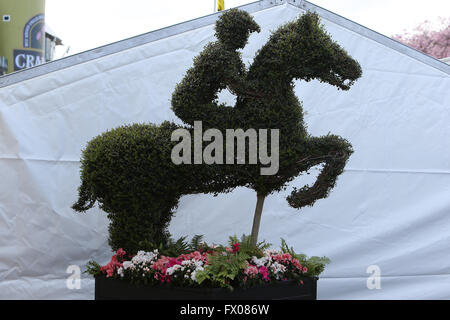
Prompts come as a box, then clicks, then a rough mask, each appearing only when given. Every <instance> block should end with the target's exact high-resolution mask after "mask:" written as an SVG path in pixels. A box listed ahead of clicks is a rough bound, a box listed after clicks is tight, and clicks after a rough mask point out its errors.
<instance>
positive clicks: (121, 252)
mask: <svg viewBox="0 0 450 320" xmlns="http://www.w3.org/2000/svg"><path fill="white" fill-rule="evenodd" d="M125 254H126V252H125V250H123V249H122V248H119V249H117V252H116V255H117V256H118V257H120V258H122V257H123V256H125Z"/></svg>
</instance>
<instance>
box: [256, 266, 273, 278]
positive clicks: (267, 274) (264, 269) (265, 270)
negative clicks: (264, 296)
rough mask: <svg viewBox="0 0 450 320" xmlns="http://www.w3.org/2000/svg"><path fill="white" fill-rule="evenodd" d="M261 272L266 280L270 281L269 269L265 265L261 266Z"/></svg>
mask: <svg viewBox="0 0 450 320" xmlns="http://www.w3.org/2000/svg"><path fill="white" fill-rule="evenodd" d="M259 273H260V274H261V276H262V278H263V280H264V281H269V280H270V277H269V270H268V269H267V268H266V267H265V266H261V267H259Z"/></svg>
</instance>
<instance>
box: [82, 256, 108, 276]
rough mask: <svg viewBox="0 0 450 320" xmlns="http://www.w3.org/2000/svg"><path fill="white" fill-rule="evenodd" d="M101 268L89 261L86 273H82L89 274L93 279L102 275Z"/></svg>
mask: <svg viewBox="0 0 450 320" xmlns="http://www.w3.org/2000/svg"><path fill="white" fill-rule="evenodd" d="M101 267H102V266H101V265H100V264H98V263H97V262H95V261H94V260H91V261H89V262H88V263H87V264H86V271H84V273H87V274H90V275H91V276H93V277H96V276H100V275H102V274H103V273H102V272H101V270H100V268H101Z"/></svg>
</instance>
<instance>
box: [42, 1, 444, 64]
mask: <svg viewBox="0 0 450 320" xmlns="http://www.w3.org/2000/svg"><path fill="white" fill-rule="evenodd" d="M251 2H254V1H248V0H225V8H226V9H229V8H232V7H236V6H240V5H243V4H246V3H251ZM310 2H312V3H314V4H317V5H319V6H321V7H323V8H325V9H328V10H330V11H333V12H335V13H338V14H340V15H342V16H344V17H346V18H348V19H350V20H353V21H355V22H358V23H360V24H362V25H364V26H366V27H369V28H371V29H373V30H375V31H378V32H380V33H382V34H385V35H387V36H392V35H394V34H396V33H400V32H402V31H403V30H404V29H412V28H413V27H414V26H416V25H417V24H419V23H420V22H422V21H424V20H431V21H433V20H437V18H438V17H439V16H441V17H445V16H447V17H448V16H450V1H449V0H427V1H419V0H311V1H310ZM213 10H214V1H213V0H166V1H156V0H46V22H47V23H48V24H49V26H50V27H51V28H52V30H53V31H54V32H55V33H56V34H57V35H58V36H59V37H60V38H61V39H62V40H63V42H64V44H65V45H66V46H70V51H69V54H75V53H78V52H82V51H85V50H89V49H92V48H95V47H98V46H101V45H105V44H108V43H111V42H114V41H118V40H122V39H125V38H129V37H132V36H135V35H138V34H142V33H145V32H149V31H152V30H155V29H159V28H162V27H166V26H170V25H172V24H175V23H179V22H183V21H186V20H190V19H194V18H197V17H201V16H204V15H207V14H210V13H212V12H213ZM65 48H66V47H65ZM65 48H59V50H58V51H57V52H56V57H57V58H58V57H60V56H61V55H62V54H63V51H64V49H65Z"/></svg>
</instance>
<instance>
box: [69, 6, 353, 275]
mask: <svg viewBox="0 0 450 320" xmlns="http://www.w3.org/2000/svg"><path fill="white" fill-rule="evenodd" d="M255 31H259V26H258V25H257V23H256V22H255V21H254V20H253V18H252V17H251V16H250V15H249V14H248V13H247V12H244V11H240V10H237V9H232V10H228V11H227V12H225V13H223V14H222V15H221V16H220V18H219V19H218V20H217V23H216V37H217V39H218V40H217V41H215V42H212V43H209V44H208V45H206V46H205V48H204V49H203V51H202V52H201V53H200V54H199V55H198V56H197V57H195V58H194V61H193V66H192V67H191V68H190V69H188V70H187V72H186V74H185V75H184V77H183V79H182V80H181V82H180V83H179V84H178V85H177V86H176V88H175V90H174V92H173V95H172V100H171V104H172V110H173V111H174V113H175V114H176V115H177V116H178V117H179V118H180V119H181V120H182V121H183V122H184V124H185V125H184V126H179V125H176V124H174V123H172V122H167V121H166V122H163V123H162V124H161V125H159V126H157V125H154V124H133V125H126V126H121V127H118V128H115V129H113V130H110V131H108V132H105V133H103V134H101V135H99V136H98V137H96V138H94V139H92V140H91V141H90V142H89V143H88V144H87V146H86V148H85V149H84V150H83V154H82V159H81V186H80V187H79V189H78V191H79V197H78V201H77V202H76V203H75V204H74V205H73V207H72V208H73V209H74V210H76V211H79V212H83V211H86V210H88V209H89V208H91V207H92V206H93V205H94V204H95V203H96V202H97V203H98V204H99V205H100V208H101V209H103V210H104V211H105V212H107V213H108V218H109V219H110V221H111V223H110V226H109V244H110V245H111V247H112V248H113V250H117V249H118V248H123V249H125V250H126V251H127V252H129V253H130V252H136V251H137V250H140V249H142V248H141V247H140V244H144V245H145V244H146V245H147V246H152V245H153V244H158V246H160V245H161V247H162V248H165V247H168V246H169V247H170V246H172V247H174V248H175V247H176V250H179V249H180V250H181V248H182V247H183V246H182V244H181V243H178V244H174V243H170V241H171V240H170V235H169V232H168V231H167V227H168V224H169V222H170V220H171V218H172V215H173V213H174V211H175V209H176V208H177V205H178V201H179V198H180V197H181V196H182V195H186V194H194V193H212V194H217V193H222V192H229V191H231V190H233V189H234V188H236V187H239V186H242V187H248V188H251V189H253V190H255V191H256V193H257V194H258V195H261V196H266V195H268V194H271V193H273V192H278V191H280V190H282V189H284V188H286V186H287V184H288V183H289V182H290V181H292V180H293V179H294V178H295V177H297V176H299V175H301V174H303V173H305V172H308V170H309V169H310V168H312V167H313V166H317V165H323V168H322V171H321V173H320V174H319V176H318V178H317V180H316V182H315V183H314V184H313V185H312V186H305V187H303V188H300V189H294V191H293V192H292V194H291V195H290V196H289V197H288V198H287V200H288V203H289V204H290V205H291V206H292V207H294V208H302V207H304V206H312V205H313V204H314V202H315V201H316V200H318V199H322V198H325V197H327V196H328V194H329V192H330V190H331V189H332V188H333V187H334V186H335V184H336V180H337V178H338V176H339V175H340V174H341V173H342V172H343V169H344V166H345V164H346V162H347V160H348V158H349V156H350V155H351V153H352V152H353V150H352V147H351V145H350V143H349V142H348V141H347V140H345V139H343V138H341V137H339V136H336V135H332V134H328V135H325V136H322V137H312V136H310V135H309V134H308V133H307V131H306V124H305V123H304V120H303V108H302V105H301V103H300V101H299V100H298V99H297V97H296V96H295V93H294V82H293V81H294V80H295V79H299V80H304V81H310V80H312V79H318V80H319V81H321V82H325V83H328V84H330V85H333V86H336V87H337V88H338V89H342V90H348V89H349V88H350V86H351V85H352V84H353V83H354V82H355V81H356V79H358V78H359V77H360V76H361V67H360V66H359V64H358V62H357V61H355V60H354V59H352V58H351V57H350V56H349V55H348V53H347V52H346V51H345V50H344V49H343V48H341V47H340V46H339V45H338V44H337V43H336V42H334V41H333V40H332V38H331V36H330V35H329V34H328V33H327V32H326V30H325V29H324V28H323V26H322V25H321V24H320V19H319V16H318V15H317V14H315V13H310V12H308V13H306V14H304V15H302V16H300V17H299V18H298V19H296V20H294V21H292V22H290V23H287V24H285V25H284V26H281V27H280V28H279V29H278V30H276V31H275V32H274V33H273V34H272V35H271V37H270V39H269V40H268V42H267V43H266V44H265V45H264V46H263V47H262V48H261V49H260V50H259V51H258V52H257V53H256V56H255V58H254V61H253V63H252V64H251V65H250V66H249V67H248V68H247V67H246V66H245V65H244V63H243V61H242V57H241V52H240V51H239V49H241V48H243V47H244V46H245V44H246V43H247V40H248V38H249V36H250V34H251V33H252V32H255ZM225 88H228V89H229V90H230V91H231V92H232V93H234V94H235V95H236V97H237V99H236V104H235V105H234V106H227V105H225V104H221V103H219V102H218V98H217V97H218V93H219V92H220V91H221V90H223V89H225ZM196 120H201V121H202V126H203V130H204V131H205V130H207V129H210V128H215V129H218V130H220V131H221V132H225V130H226V129H238V128H241V129H243V130H247V129H249V128H251V129H255V130H259V129H269V130H270V129H278V130H279V133H280V139H279V170H278V172H277V173H276V174H274V175H261V168H262V167H263V166H264V165H261V164H244V165H235V164H226V165H223V164H211V165H206V164H195V165H194V164H183V165H175V164H174V163H173V162H172V160H171V150H172V149H173V147H174V146H175V144H176V143H177V142H172V141H171V134H172V132H173V131H174V130H175V129H179V128H184V129H186V130H188V131H189V132H190V133H191V136H192V135H193V127H192V126H193V124H194V121H196ZM269 140H270V139H269ZM192 143H193V142H192ZM224 143H225V142H224ZM267 148H268V150H270V142H269V145H268V146H267ZM192 149H193V148H192ZM225 149H226V148H225V147H224V150H225ZM249 149H250V148H246V152H247V154H246V159H248V158H249V154H248V152H249ZM235 154H236V153H235ZM193 156H194V155H193V154H192V157H193ZM224 157H225V154H224ZM223 160H224V161H223V163H226V161H225V158H224V159H223ZM235 160H236V159H235ZM192 163H194V162H193V161H192ZM217 259H219V258H217ZM232 259H238V258H237V257H235V258H232ZM239 261H240V260H237V261H235V262H236V263H237V264H239ZM227 268H228V267H225V270H228V269H227ZM232 270H234V269H232ZM232 270H229V271H230V272H231V271H232ZM224 272H225V271H224ZM227 272H228V271H227ZM227 274H229V275H233V274H234V273H233V272H231V273H227ZM226 278H227V276H225V275H224V278H223V279H222V280H223V281H225V280H224V279H226Z"/></svg>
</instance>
